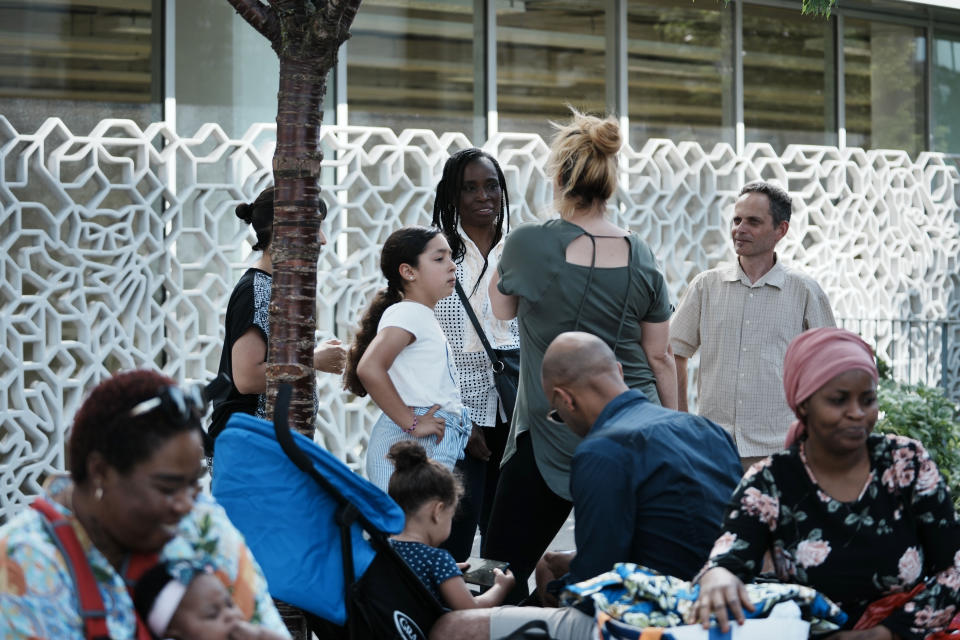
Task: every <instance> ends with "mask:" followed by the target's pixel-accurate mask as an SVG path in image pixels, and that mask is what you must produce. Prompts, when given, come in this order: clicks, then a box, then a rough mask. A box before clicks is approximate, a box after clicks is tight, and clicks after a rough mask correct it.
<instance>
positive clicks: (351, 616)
mask: <svg viewBox="0 0 960 640" xmlns="http://www.w3.org/2000/svg"><path fill="white" fill-rule="evenodd" d="M289 398H290V388H289V386H288V385H282V386H281V388H280V390H279V392H278V394H277V409H276V412H275V415H274V424H271V423H269V422H267V421H265V420H260V419H257V418H254V417H253V416H249V415H246V414H239V413H238V414H234V415H233V416H231V418H230V420H229V422H228V424H227V428H226V429H224V431H223V432H222V433H221V434H220V435H219V436H218V437H217V442H216V449H215V457H214V469H215V473H214V477H213V482H212V486H211V488H212V491H213V495H214V497H216V499H217V501H218V502H219V503H220V504H221V505H222V506H223V508H224V509H225V510H226V512H227V515H228V516H229V517H230V520H231V521H232V522H233V523H234V525H235V526H236V527H237V528H238V529H239V530H240V531H241V532H242V533H243V535H244V537H245V538H246V541H247V545H248V546H249V548H250V550H251V551H252V552H253V555H254V556H255V557H256V559H257V562H258V563H259V564H260V566H261V568H262V569H263V572H264V574H265V575H266V577H267V582H268V584H269V586H270V593H271V595H273V596H274V597H275V598H277V599H278V600H282V601H284V602H287V603H289V604H291V605H293V606H295V607H297V608H299V609H301V610H303V611H304V612H305V613H306V614H307V619H308V621H309V622H310V627H311V630H312V631H313V632H314V633H316V634H317V635H318V636H319V637H322V638H330V637H337V638H350V639H351V640H353V639H356V638H398V639H401V640H421V639H422V640H426V638H427V635H428V634H429V633H430V628H431V627H432V626H433V623H434V622H435V621H436V620H437V618H439V617H440V616H441V615H442V614H443V613H444V611H445V609H444V608H443V606H442V605H441V604H440V603H439V602H438V601H437V599H436V598H434V597H433V595H432V594H431V593H430V592H429V591H428V590H427V588H426V586H424V584H423V583H422V582H421V581H420V579H419V578H418V577H417V576H416V574H414V573H413V571H412V570H411V569H410V568H409V567H408V566H407V565H406V563H405V562H404V561H403V560H402V559H401V558H400V556H398V555H397V553H396V551H394V549H393V547H392V546H391V545H390V543H389V542H388V540H387V537H388V535H390V534H393V533H398V532H400V531H401V530H402V529H403V525H404V514H403V511H402V510H401V509H400V507H399V506H397V504H396V503H395V502H394V501H393V500H392V499H391V498H390V497H389V496H388V495H387V494H385V493H384V492H382V491H381V490H380V489H378V488H377V487H376V486H374V485H373V484H371V483H370V482H368V481H367V480H365V479H363V478H361V477H360V476H359V475H357V474H355V473H354V472H352V471H351V470H350V469H349V468H348V467H347V466H346V465H345V464H343V463H342V462H341V461H340V460H339V459H337V458H336V457H334V456H333V455H332V454H330V453H329V452H327V451H325V450H323V449H322V448H320V447H319V446H317V445H316V444H315V443H314V442H313V441H312V440H310V439H309V438H306V437H304V436H303V435H301V434H299V433H294V432H291V431H290V428H289V426H288V424H287V406H288V403H289Z"/></svg>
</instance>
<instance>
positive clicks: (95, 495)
mask: <svg viewBox="0 0 960 640" xmlns="http://www.w3.org/2000/svg"><path fill="white" fill-rule="evenodd" d="M93 499H94V500H96V501H97V502H100V501H101V500H103V487H97V490H96V491H94V492H93Z"/></svg>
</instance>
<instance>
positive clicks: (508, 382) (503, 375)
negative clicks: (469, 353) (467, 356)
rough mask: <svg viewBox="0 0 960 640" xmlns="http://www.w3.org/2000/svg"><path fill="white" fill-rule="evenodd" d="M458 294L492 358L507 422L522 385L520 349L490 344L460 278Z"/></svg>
mask: <svg viewBox="0 0 960 640" xmlns="http://www.w3.org/2000/svg"><path fill="white" fill-rule="evenodd" d="M457 295H458V296H460V302H462V303H463V308H464V310H465V311H466V312H467V317H469V318H470V322H471V324H473V328H474V330H476V332H477V336H478V337H479V338H480V342H481V343H482V344H483V349H484V351H486V352H487V357H488V358H490V365H491V366H492V367H493V384H494V385H495V386H496V387H497V394H498V395H499V396H500V402H501V403H502V404H503V411H504V413H505V414H506V416H507V422H510V420H511V419H512V417H513V406H514V405H515V404H516V403H517V387H518V386H519V385H520V349H494V348H493V347H491V346H490V342H489V341H488V340H487V336H486V334H485V333H484V332H483V329H482V328H481V327H480V321H479V320H478V319H477V314H475V313H474V312H473V307H471V306H470V301H469V300H467V294H466V293H464V291H463V287H462V286H460V279H459V278H458V279H457Z"/></svg>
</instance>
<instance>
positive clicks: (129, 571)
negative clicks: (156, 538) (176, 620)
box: [123, 553, 160, 640]
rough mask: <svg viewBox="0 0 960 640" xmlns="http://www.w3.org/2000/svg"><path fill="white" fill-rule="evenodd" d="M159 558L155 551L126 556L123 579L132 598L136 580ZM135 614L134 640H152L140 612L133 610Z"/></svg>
mask: <svg viewBox="0 0 960 640" xmlns="http://www.w3.org/2000/svg"><path fill="white" fill-rule="evenodd" d="M159 560H160V556H159V554H156V553H134V554H131V555H129V556H127V559H126V562H125V564H124V567H123V581H124V583H126V585H127V591H129V592H130V597H131V598H133V588H134V587H135V586H136V584H137V581H138V580H139V579H140V578H141V577H142V576H143V574H144V573H146V571H147V569H150V568H151V567H153V566H154V565H155V564H157V562H158V561H159ZM134 613H135V615H136V616H137V638H136V640H153V636H152V635H151V634H150V631H149V629H147V625H146V623H144V621H143V620H141V619H140V614H139V613H136V612H134Z"/></svg>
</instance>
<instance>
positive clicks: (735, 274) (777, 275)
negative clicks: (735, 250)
mask: <svg viewBox="0 0 960 640" xmlns="http://www.w3.org/2000/svg"><path fill="white" fill-rule="evenodd" d="M720 279H721V280H722V281H723V282H742V283H743V284H745V285H747V286H748V287H759V286H763V285H765V284H769V285H770V286H772V287H776V288H777V289H782V288H783V285H784V284H785V283H786V280H787V275H786V272H785V271H784V268H783V264H781V262H780V259H779V258H778V257H777V254H776V253H774V254H773V266H772V267H770V270H769V271H767V272H766V273H765V274H763V276H761V278H760V279H759V280H757V281H756V282H754V283H752V284H751V282H750V278H748V277H747V274H746V273H744V271H743V268H742V267H741V266H740V260H738V259H734V261H733V262H728V263H726V264H724V265H723V266H721V267H720Z"/></svg>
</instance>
